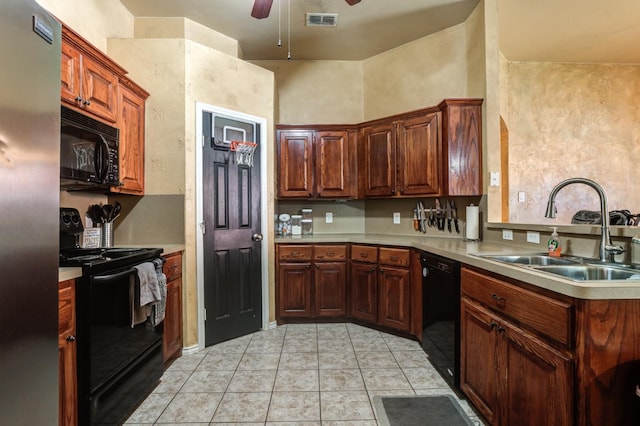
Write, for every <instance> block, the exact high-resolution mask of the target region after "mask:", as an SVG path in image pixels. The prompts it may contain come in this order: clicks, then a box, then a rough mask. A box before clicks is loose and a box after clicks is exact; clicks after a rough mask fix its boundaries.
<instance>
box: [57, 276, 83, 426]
mask: <svg viewBox="0 0 640 426" xmlns="http://www.w3.org/2000/svg"><path fill="white" fill-rule="evenodd" d="M75 300H76V295H75V280H67V281H63V282H60V283H59V284H58V350H59V356H58V363H59V387H60V390H59V392H60V393H59V401H60V402H59V411H58V424H59V425H60V426H75V425H77V424H78V387H77V375H76V350H77V349H76V346H77V345H76V302H75Z"/></svg>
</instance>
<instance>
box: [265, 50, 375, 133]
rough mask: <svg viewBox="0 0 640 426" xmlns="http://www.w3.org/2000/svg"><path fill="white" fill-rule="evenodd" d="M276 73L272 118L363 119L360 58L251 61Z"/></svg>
mask: <svg viewBox="0 0 640 426" xmlns="http://www.w3.org/2000/svg"><path fill="white" fill-rule="evenodd" d="M254 63H255V64H257V65H259V66H261V67H264V68H266V69H269V70H271V71H273V72H274V74H275V76H276V91H277V94H276V99H277V101H278V105H277V106H276V122H277V123H282V124H338V123H340V124H349V123H359V122H361V121H363V119H362V117H363V116H362V111H363V94H362V63H361V62H360V61H295V60H294V61H255V62H254Z"/></svg>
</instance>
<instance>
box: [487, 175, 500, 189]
mask: <svg viewBox="0 0 640 426" xmlns="http://www.w3.org/2000/svg"><path fill="white" fill-rule="evenodd" d="M489 176H490V177H491V180H490V183H489V185H491V186H500V172H491V173H490V175H489Z"/></svg>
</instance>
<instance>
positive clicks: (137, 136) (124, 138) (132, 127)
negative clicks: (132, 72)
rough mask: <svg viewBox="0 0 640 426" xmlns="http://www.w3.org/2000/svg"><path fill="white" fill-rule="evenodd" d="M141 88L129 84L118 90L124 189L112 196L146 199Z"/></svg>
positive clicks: (143, 119) (121, 179)
mask: <svg viewBox="0 0 640 426" xmlns="http://www.w3.org/2000/svg"><path fill="white" fill-rule="evenodd" d="M148 96H149V94H148V93H147V92H145V91H144V90H143V89H142V88H140V87H139V86H137V85H135V84H134V83H132V82H130V81H128V82H126V83H125V82H123V83H122V84H120V85H119V88H118V112H119V114H118V128H119V129H120V148H119V155H120V165H119V170H118V172H119V174H120V182H121V185H120V186H119V187H117V188H112V189H111V191H112V192H120V193H124V194H132V195H144V141H145V136H144V131H145V125H144V124H145V99H146V98H147V97H148Z"/></svg>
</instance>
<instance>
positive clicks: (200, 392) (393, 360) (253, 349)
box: [126, 323, 484, 426]
mask: <svg viewBox="0 0 640 426" xmlns="http://www.w3.org/2000/svg"><path fill="white" fill-rule="evenodd" d="M443 393H449V394H453V395H455V393H454V392H453V391H452V390H451V389H450V388H449V386H448V385H447V383H446V382H445V381H444V380H443V379H442V377H441V376H440V375H439V374H438V373H437V372H436V370H435V368H434V367H433V366H432V365H431V364H430V362H429V360H428V358H427V355H426V354H425V353H424V352H423V351H422V349H421V347H420V345H419V344H418V343H417V342H415V341H412V340H409V339H404V338H400V337H397V336H394V335H391V334H386V333H382V332H379V331H376V330H373V329H370V328H367V327H362V326H359V325H355V324H342V323H340V324H289V325H285V326H280V327H276V328H273V329H269V330H266V331H260V332H257V333H254V334H252V335H249V336H244V337H240V338H238V339H234V340H231V341H228V342H224V343H221V344H218V345H215V346H212V347H209V348H206V349H205V350H202V351H199V352H197V353H192V354H185V355H183V356H182V357H181V358H179V359H177V360H176V361H175V362H174V363H173V364H172V365H171V366H170V367H169V368H168V369H167V370H166V371H165V373H164V375H163V376H162V379H161V382H160V384H159V385H158V387H157V388H156V389H155V390H154V392H153V393H152V394H151V395H149V397H148V398H147V399H146V400H145V401H144V402H143V403H142V404H141V405H140V406H139V407H138V409H137V410H136V411H135V412H134V413H133V414H132V415H131V417H130V418H129V419H128V420H127V422H126V424H127V425H129V426H132V425H174V426H177V425H190V426H195V425H202V426H204V425H215V426H221V425H236V424H237V425H243V426H254V425H269V426H338V425H344V426H347V425H350V426H376V425H377V424H378V423H377V421H376V413H375V412H374V409H373V405H372V399H373V397H374V396H377V395H382V396H384V395H432V394H443ZM460 404H461V405H462V407H463V408H464V409H465V411H466V412H467V414H468V415H469V417H470V418H471V419H472V420H473V421H474V423H475V424H477V425H483V424H484V423H482V421H481V420H480V419H479V418H478V417H477V414H476V413H474V411H473V410H472V409H471V408H470V407H469V405H468V404H467V402H466V401H464V400H461V401H460Z"/></svg>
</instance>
